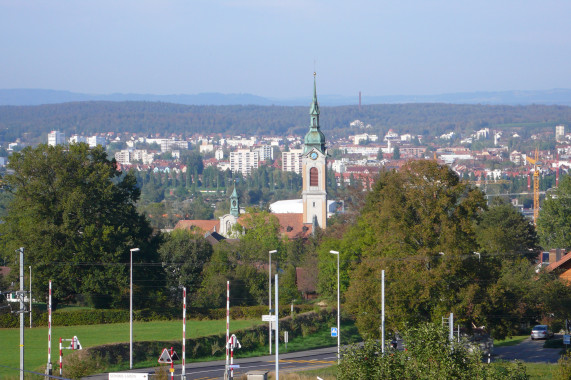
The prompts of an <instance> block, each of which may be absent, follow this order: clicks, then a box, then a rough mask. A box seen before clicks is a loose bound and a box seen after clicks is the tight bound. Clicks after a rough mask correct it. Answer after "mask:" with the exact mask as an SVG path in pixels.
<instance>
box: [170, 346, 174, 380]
mask: <svg viewBox="0 0 571 380" xmlns="http://www.w3.org/2000/svg"><path fill="white" fill-rule="evenodd" d="M171 358H172V347H171ZM171 380H174V360H171Z"/></svg>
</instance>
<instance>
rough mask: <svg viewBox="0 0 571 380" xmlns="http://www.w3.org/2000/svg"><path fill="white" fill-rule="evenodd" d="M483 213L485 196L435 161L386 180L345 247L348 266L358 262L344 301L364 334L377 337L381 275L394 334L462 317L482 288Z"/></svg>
mask: <svg viewBox="0 0 571 380" xmlns="http://www.w3.org/2000/svg"><path fill="white" fill-rule="evenodd" d="M484 208H485V201H484V197H483V194H482V193H481V192H480V191H479V190H477V189H474V188H471V187H470V186H469V185H468V184H466V183H464V182H461V181H460V180H459V178H458V176H457V175H456V174H455V173H454V172H453V171H452V170H451V169H449V168H448V167H447V166H441V165H438V164H436V163H435V162H434V161H412V162H409V163H407V164H406V165H405V166H403V168H402V169H401V170H400V171H399V172H396V171H387V172H383V173H381V175H380V177H379V179H378V181H377V182H376V184H375V186H374V189H373V191H372V192H371V193H370V194H369V195H368V198H367V202H366V204H365V207H364V208H363V210H362V212H361V215H360V217H359V219H358V221H357V223H356V224H355V225H354V226H353V227H352V228H351V230H350V231H349V232H348V233H347V234H346V235H345V237H344V239H343V241H344V242H342V243H341V245H342V247H343V245H344V246H346V247H347V248H346V249H345V250H346V252H345V253H344V256H342V257H341V258H342V259H345V260H342V261H346V259H347V258H348V257H349V255H354V256H356V257H358V258H359V260H360V263H358V264H356V265H355V269H354V270H353V272H352V274H351V284H350V286H349V289H348V291H347V294H346V297H347V305H348V307H349V309H350V310H351V311H352V312H353V314H354V315H356V316H357V325H358V327H359V329H360V331H361V332H362V333H364V334H371V335H372V336H376V335H378V316H379V315H380V304H381V302H380V301H381V299H380V294H381V292H380V278H381V270H382V269H385V270H386V276H387V290H388V292H387V302H388V304H389V305H390V309H389V310H390V312H389V320H388V323H389V324H390V325H391V326H393V327H394V328H402V327H403V326H404V324H405V323H407V322H410V323H418V322H420V321H427V320H428V321H429V320H439V319H440V317H441V316H442V315H445V314H447V313H449V312H450V311H455V312H460V314H463V313H464V309H465V308H467V307H469V305H465V304H463V299H465V297H464V296H465V293H467V292H470V291H471V290H470V289H471V287H472V286H473V285H474V284H475V283H476V284H477V281H476V279H477V273H475V272H474V271H473V270H472V268H473V266H474V265H475V262H476V263H477V258H475V255H473V252H474V251H475V250H476V249H477V247H478V246H477V243H476V239H475V231H474V228H475V225H476V223H475V222H476V221H477V219H478V216H479V215H480V213H481V212H482V210H483V209H484ZM349 247H350V248H349ZM343 251H344V250H343V249H340V252H342V253H343ZM351 261H353V259H351ZM403 300H406V301H405V302H403Z"/></svg>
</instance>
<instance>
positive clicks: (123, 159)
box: [115, 149, 131, 165]
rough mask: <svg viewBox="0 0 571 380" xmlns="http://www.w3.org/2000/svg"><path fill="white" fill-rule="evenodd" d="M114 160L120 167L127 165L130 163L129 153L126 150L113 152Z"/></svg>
mask: <svg viewBox="0 0 571 380" xmlns="http://www.w3.org/2000/svg"><path fill="white" fill-rule="evenodd" d="M115 160H116V161H117V162H118V163H120V164H122V165H129V164H130V163H131V152H130V151H128V150H126V149H123V150H120V151H118V152H115Z"/></svg>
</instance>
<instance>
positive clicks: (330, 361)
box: [268, 359, 337, 364]
mask: <svg viewBox="0 0 571 380" xmlns="http://www.w3.org/2000/svg"><path fill="white" fill-rule="evenodd" d="M275 362H276V361H275V360H270V361H268V363H275ZM280 363H304V364H335V363H337V361H334V360H317V359H312V360H293V359H292V360H280Z"/></svg>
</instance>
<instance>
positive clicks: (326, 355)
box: [84, 347, 337, 380]
mask: <svg viewBox="0 0 571 380" xmlns="http://www.w3.org/2000/svg"><path fill="white" fill-rule="evenodd" d="M279 360H280V361H279V370H280V373H282V371H283V372H288V371H294V370H295V371H299V370H308V369H315V368H320V367H327V366H330V365H332V364H334V363H336V362H337V347H328V348H320V349H317V350H310V351H300V352H292V353H280V359H279ZM275 363H276V362H275V355H271V356H269V355H268V356H261V357H255V358H244V359H234V364H238V365H240V368H239V369H236V370H234V378H239V377H240V376H241V375H243V374H246V373H247V372H248V371H254V370H257V371H269V372H273V371H275V366H276V364H275ZM157 366H158V364H157ZM224 366H225V361H224V360H218V361H213V362H200V363H187V364H186V378H187V380H214V379H223V378H224ZM181 367H182V366H181V365H175V373H174V374H175V375H174V378H175V379H177V380H178V379H180V374H181ZM124 372H125V373H128V372H138V373H149V374H154V372H155V368H144V369H136V370H132V371H124ZM108 378H109V375H108V374H99V375H93V376H88V377H85V378H84V379H89V380H107V379H108Z"/></svg>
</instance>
